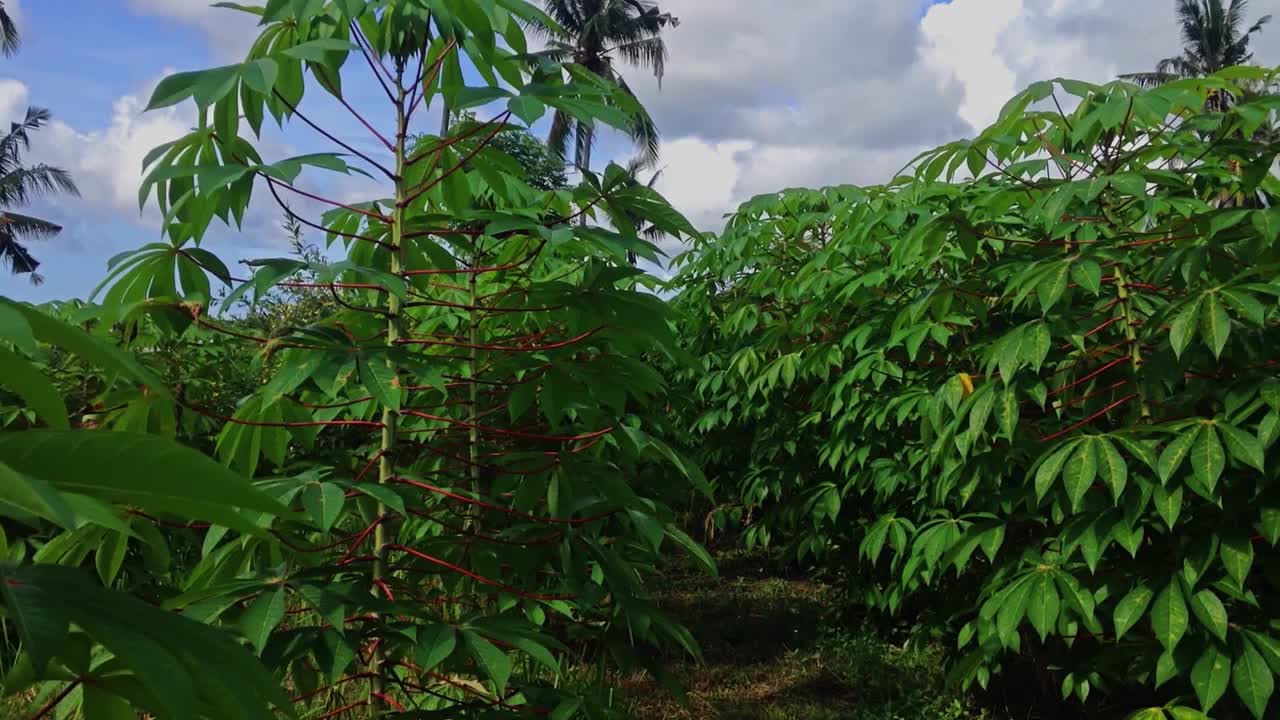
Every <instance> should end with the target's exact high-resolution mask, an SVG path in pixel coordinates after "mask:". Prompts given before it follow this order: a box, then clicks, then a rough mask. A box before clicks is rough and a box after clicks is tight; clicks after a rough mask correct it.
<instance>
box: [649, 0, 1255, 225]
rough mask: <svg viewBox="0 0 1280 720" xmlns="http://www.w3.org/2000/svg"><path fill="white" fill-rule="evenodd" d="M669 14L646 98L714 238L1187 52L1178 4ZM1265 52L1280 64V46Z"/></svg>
mask: <svg viewBox="0 0 1280 720" xmlns="http://www.w3.org/2000/svg"><path fill="white" fill-rule="evenodd" d="M661 4H662V7H663V9H664V10H667V11H670V12H672V13H673V14H675V15H676V16H678V17H679V18H680V20H681V24H680V26H679V27H677V28H674V29H672V30H670V31H669V33H668V35H667V41H668V46H669V49H670V53H671V57H670V62H669V64H668V66H667V74H666V78H665V79H664V82H663V86H662V88H661V90H659V88H658V87H657V83H656V82H654V81H653V80H652V79H650V78H645V77H642V76H640V73H639V71H631V79H632V85H633V86H635V87H636V88H637V90H638V92H639V93H640V95H641V98H642V100H643V101H644V102H645V104H646V106H648V107H649V108H650V110H651V112H653V114H654V116H655V118H656V119H657V121H658V125H659V127H661V128H662V129H663V131H664V132H665V133H666V136H667V138H668V140H667V142H666V144H665V147H664V151H663V158H664V163H666V164H667V165H668V167H667V170H666V172H665V173H664V175H663V177H662V179H661V180H660V182H659V183H658V187H659V188H660V189H662V190H663V191H664V192H665V193H666V194H667V195H668V197H669V198H670V199H671V200H672V202H673V203H674V204H675V205H676V206H677V207H678V208H680V209H681V210H682V211H684V212H685V213H686V214H688V215H689V216H690V217H691V218H692V219H693V220H694V221H695V223H697V224H698V225H699V227H702V228H705V229H716V228H718V227H719V226H720V221H719V218H720V217H721V215H722V214H723V213H724V212H727V211H730V210H732V209H733V207H734V206H736V204H737V203H739V202H741V201H743V200H745V199H747V198H749V197H751V196H752V195H755V194H758V193H761V192H767V191H771V190H776V189H780V188H783V187H789V186H796V185H805V186H816V185H825V184H838V183H874V182H882V181H886V180H888V179H890V177H891V176H892V174H893V172H894V171H896V170H898V169H899V168H900V167H901V166H902V165H903V164H904V163H906V162H907V161H908V160H910V159H911V158H912V157H913V156H914V155H915V154H916V153H918V152H919V151H920V150H923V149H926V148H928V147H932V146H936V145H938V144H940V143H943V142H946V141H949V140H952V139H956V138H959V137H963V136H966V135H972V134H973V133H974V132H976V129H978V128H982V127H985V126H986V125H987V124H989V123H990V122H992V121H993V120H994V119H995V118H996V116H997V115H998V113H999V110H1000V108H1001V107H1002V106H1003V105H1004V103H1005V102H1006V101H1007V100H1008V99H1009V98H1010V97H1011V96H1012V95H1013V94H1014V93H1016V92H1017V91H1019V90H1021V89H1022V88H1023V87H1026V86H1027V85H1028V84H1030V83H1031V82H1034V81H1036V80H1039V79H1043V78H1050V77H1059V76H1065V77H1076V78H1081V79H1086V80H1092V81H1098V82H1105V81H1108V80H1111V79H1114V78H1115V77H1116V75H1117V74H1119V73H1122V72H1131V71H1138V70H1143V69H1146V68H1150V67H1152V66H1153V65H1154V64H1155V62H1156V61H1157V60H1158V59H1160V58H1163V57H1167V56H1169V55H1171V54H1175V53H1176V52H1178V49H1179V47H1180V38H1179V36H1178V29H1177V25H1176V22H1175V17H1174V3H1173V0H1125V1H1124V2H1115V1H1114V0H949V1H947V2H937V1H936V0H933V1H928V2H921V3H913V2H903V1H902V0H898V1H896V2H882V1H877V0H810V1H809V2H805V3H796V4H793V5H791V6H787V7H786V8H785V10H781V9H780V8H779V6H778V5H777V3H775V2H771V0H663V1H662V3H661ZM1250 12H1251V14H1252V15H1253V16H1254V17H1258V16H1261V15H1264V14H1267V13H1276V14H1277V15H1280V0H1254V2H1253V3H1252V4H1251V5H1250ZM1275 32H1280V28H1269V33H1275ZM1264 37H1265V36H1264ZM1256 47H1257V50H1258V57H1257V61H1258V62H1261V63H1271V64H1274V63H1276V62H1280V52H1277V48H1280V44H1277V43H1274V42H1271V43H1268V42H1265V41H1263V42H1257V43H1256Z"/></svg>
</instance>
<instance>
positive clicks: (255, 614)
mask: <svg viewBox="0 0 1280 720" xmlns="http://www.w3.org/2000/svg"><path fill="white" fill-rule="evenodd" d="M285 601H286V597H285V589H284V588H283V587H277V588H272V589H268V590H265V591H263V593H262V594H261V595H259V596H258V597H257V599H255V600H254V601H253V602H252V603H251V604H250V605H249V609H248V610H245V612H244V615H242V616H241V617H240V631H241V632H243V633H244V635H245V637H247V638H249V642H250V643H252V644H253V647H254V649H256V650H257V651H258V652H259V653H261V652H262V649H263V648H265V647H266V646H267V640H269V639H270V638H271V633H272V631H273V630H275V629H276V626H277V625H279V624H280V623H281V622H282V621H283V620H284V614H285V609H286V602H285Z"/></svg>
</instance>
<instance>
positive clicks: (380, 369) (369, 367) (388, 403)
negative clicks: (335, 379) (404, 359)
mask: <svg viewBox="0 0 1280 720" xmlns="http://www.w3.org/2000/svg"><path fill="white" fill-rule="evenodd" d="M356 369H357V372H359V374H360V383H361V384H362V385H364V386H365V389H367V390H368V391H369V394H370V395H372V396H373V397H374V398H376V399H377V401H378V403H379V404H380V405H382V406H383V407H385V408H389V409H391V410H393V411H399V410H400V395H401V392H400V380H399V378H398V377H397V375H396V372H395V370H394V369H392V368H391V366H389V365H387V364H386V362H385V361H383V360H382V359H380V358H368V359H366V358H365V357H363V356H361V357H359V358H358V359H357V360H356Z"/></svg>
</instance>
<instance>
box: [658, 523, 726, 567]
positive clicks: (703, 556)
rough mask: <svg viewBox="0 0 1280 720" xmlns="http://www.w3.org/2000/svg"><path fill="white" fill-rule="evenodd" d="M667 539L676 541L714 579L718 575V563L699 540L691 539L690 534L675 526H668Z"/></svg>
mask: <svg viewBox="0 0 1280 720" xmlns="http://www.w3.org/2000/svg"><path fill="white" fill-rule="evenodd" d="M667 537H669V538H671V539H672V540H674V541H675V542H676V544H677V545H679V546H680V547H681V548H684V550H685V552H687V553H689V555H690V556H692V557H693V559H694V560H696V561H697V562H698V565H699V566H700V567H701V568H702V569H703V571H704V572H706V573H707V574H708V575H711V576H713V577H714V576H715V575H717V574H718V572H719V571H718V570H717V569H716V561H715V560H713V559H712V557H711V555H710V553H708V552H707V550H706V548H704V547H702V545H700V544H699V543H698V541H697V540H694V539H693V538H691V537H689V535H688V534H686V533H685V532H684V531H683V530H681V529H680V528H678V527H676V526H675V525H668V526H667Z"/></svg>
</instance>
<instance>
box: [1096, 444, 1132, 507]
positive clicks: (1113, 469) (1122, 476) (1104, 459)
mask: <svg viewBox="0 0 1280 720" xmlns="http://www.w3.org/2000/svg"><path fill="white" fill-rule="evenodd" d="M1097 444H1098V449H1097V454H1098V475H1099V476H1100V477H1101V478H1102V481H1103V482H1104V483H1106V485H1107V487H1108V488H1110V489H1111V497H1112V498H1114V499H1115V501H1116V502H1120V495H1121V494H1123V493H1124V486H1125V483H1126V482H1127V481H1128V478H1129V470H1128V467H1127V466H1126V465H1125V461H1124V457H1123V456H1122V455H1120V452H1119V451H1118V450H1116V448H1115V446H1114V445H1112V444H1111V442H1110V441H1108V440H1107V439H1106V438H1102V439H1099V440H1098V441H1097Z"/></svg>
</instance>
